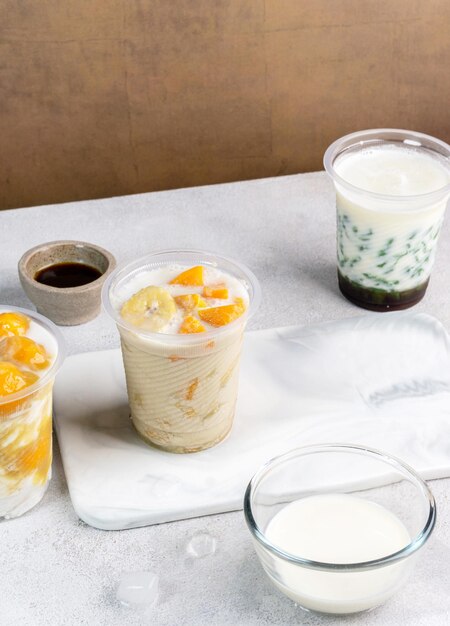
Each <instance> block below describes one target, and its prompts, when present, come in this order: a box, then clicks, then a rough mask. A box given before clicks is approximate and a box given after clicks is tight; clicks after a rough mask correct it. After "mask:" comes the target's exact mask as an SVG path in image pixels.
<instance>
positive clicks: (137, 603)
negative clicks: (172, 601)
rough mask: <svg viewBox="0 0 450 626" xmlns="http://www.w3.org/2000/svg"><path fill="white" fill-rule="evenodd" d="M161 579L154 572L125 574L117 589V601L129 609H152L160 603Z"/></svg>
mask: <svg viewBox="0 0 450 626" xmlns="http://www.w3.org/2000/svg"><path fill="white" fill-rule="evenodd" d="M158 594H159V578H158V576H157V575H156V574H154V573H153V572H131V573H129V574H123V575H122V578H121V579H120V582H119V586H118V587H117V594H116V597H117V600H118V601H119V602H120V603H121V604H122V605H123V606H127V607H151V606H155V604H156V603H157V601H158Z"/></svg>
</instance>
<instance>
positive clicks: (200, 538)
mask: <svg viewBox="0 0 450 626" xmlns="http://www.w3.org/2000/svg"><path fill="white" fill-rule="evenodd" d="M216 550H217V539H216V538H215V537H213V536H212V535H210V534H208V533H201V532H199V533H195V535H193V536H192V537H191V538H190V540H189V542H188V543H187V545H186V552H187V553H188V554H190V555H191V556H193V557H195V558H196V559H203V558H204V557H206V556H210V555H212V554H214V553H215V551H216Z"/></svg>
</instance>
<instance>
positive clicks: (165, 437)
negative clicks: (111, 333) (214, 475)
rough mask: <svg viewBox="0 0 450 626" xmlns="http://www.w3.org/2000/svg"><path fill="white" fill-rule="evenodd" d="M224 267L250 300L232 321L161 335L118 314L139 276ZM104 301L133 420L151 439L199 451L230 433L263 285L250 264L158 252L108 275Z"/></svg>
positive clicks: (172, 447) (178, 449) (153, 442)
mask: <svg viewBox="0 0 450 626" xmlns="http://www.w3.org/2000/svg"><path fill="white" fill-rule="evenodd" d="M174 264H176V265H183V266H195V265H204V266H206V267H208V266H209V267H214V268H218V269H220V270H222V271H224V272H226V273H228V274H230V275H231V276H233V277H235V278H237V279H238V280H239V281H240V282H241V283H242V285H244V286H245V288H246V290H247V293H248V297H249V305H248V308H247V310H246V311H245V313H244V314H243V315H242V316H241V317H240V318H238V319H237V320H235V321H234V322H232V323H230V324H228V325H226V326H222V327H220V328H216V329H214V330H212V331H208V332H204V333H198V334H162V333H156V332H150V331H145V330H142V329H140V328H136V327H135V326H132V325H131V324H129V323H128V322H126V321H125V320H124V319H123V318H122V317H121V315H120V312H119V310H120V305H121V304H122V303H123V298H122V299H121V292H122V290H123V289H124V288H125V287H126V285H127V283H129V281H130V280H131V279H133V278H134V277H135V276H137V275H138V274H141V273H143V272H146V271H149V270H153V269H156V268H159V267H163V266H166V265H174ZM102 298H103V304H104V307H105V309H106V311H107V312H108V314H109V315H110V316H111V317H112V318H113V319H114V320H115V322H116V323H117V328H118V330H119V333H120V339H121V346H122V356H123V362H124V367H125V375H126V381H127V390H128V400H129V403H130V409H131V419H132V421H133V424H134V426H135V428H136V430H137V432H138V434H139V435H140V436H141V437H142V438H143V439H144V440H145V441H146V442H147V443H149V444H151V445H153V446H156V447H159V448H162V449H164V450H167V451H169V452H177V453H184V452H197V451H199V450H204V449H206V448H210V447H211V446H214V445H216V444H217V443H219V442H220V441H222V440H223V439H224V438H225V437H226V436H227V435H228V433H229V432H230V430H231V427H232V424H233V418H234V412H235V405H236V399H237V391H238V370H239V360H240V354H241V346H242V339H243V332H244V329H245V326H246V323H247V321H248V319H249V318H250V317H251V316H252V315H253V313H254V312H255V311H256V309H257V308H258V305H259V301H260V287H259V283H258V281H257V279H256V277H255V276H254V274H253V273H252V272H251V271H250V270H249V269H247V268H246V267H245V266H244V265H241V264H240V263H237V262H236V261H232V260H230V259H227V258H225V257H220V256H217V255H214V254H210V253H208V252H201V251H191V250H170V251H164V252H156V253H154V254H150V255H148V256H146V257H144V258H142V259H139V260H137V261H134V262H133V263H130V264H128V265H126V266H124V267H122V268H118V269H117V270H115V271H114V272H113V274H112V275H111V276H110V277H109V278H108V280H107V281H106V283H105V285H104V287H103V292H102Z"/></svg>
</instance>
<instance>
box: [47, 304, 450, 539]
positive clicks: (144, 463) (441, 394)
mask: <svg viewBox="0 0 450 626" xmlns="http://www.w3.org/2000/svg"><path fill="white" fill-rule="evenodd" d="M55 413H56V418H55V421H56V426H57V432H58V438H59V442H60V446H61V452H62V457H63V462H64V468H65V471H66V476H67V481H68V485H69V490H70V494H71V497H72V501H73V504H74V507H75V509H76V511H77V513H78V515H79V516H80V517H81V518H82V519H83V520H85V521H86V522H87V523H89V524H91V525H94V526H97V527H100V528H107V529H118V528H131V527H134V526H142V525H146V524H152V523H158V522H163V521H170V520H174V519H182V518H186V517H194V516H197V515H205V514H209V513H218V512H224V511H230V510H235V509H239V508H241V506H242V499H243V495H244V491H245V487H246V484H247V483H248V481H249V479H250V478H251V476H252V475H253V473H254V472H255V471H256V470H257V469H258V467H259V466H260V465H261V464H262V463H264V462H266V461H267V460H269V459H270V458H272V457H274V456H276V455H278V454H282V453H284V452H287V451H288V450H290V449H292V448H295V447H299V446H303V445H309V444H317V443H339V442H340V443H355V444H363V445H366V446H370V447H374V448H378V449H381V450H383V451H385V452H388V453H391V454H394V455H396V456H397V457H399V458H401V459H402V460H404V461H406V462H407V463H409V464H410V465H412V466H413V467H414V468H415V469H416V470H417V471H419V473H420V474H421V475H422V476H423V477H425V478H439V477H444V476H450V344H449V337H448V336H447V333H446V331H445V329H444V328H443V327H442V325H441V324H440V323H439V322H438V321H437V320H436V319H434V318H432V317H431V316H429V315H425V314H414V313H387V314H367V315H365V316H363V317H357V318H351V319H346V320H342V321H339V322H330V323H326V324H321V325H317V326H314V327H309V328H306V327H305V328H302V327H295V328H286V329H270V330H264V331H255V332H249V333H247V336H246V340H245V342H244V351H243V359H242V366H241V381H240V391H239V401H238V408H237V414H236V421H235V425H234V427H233V430H232V433H231V435H230V436H229V438H228V439H227V440H226V441H224V442H223V443H222V444H220V445H219V446H217V447H215V448H212V449H210V450H206V451H204V452H200V453H197V454H191V455H176V454H169V453H165V452H162V451H159V450H156V449H152V448H150V447H149V446H147V445H146V444H144V443H143V442H142V441H141V440H140V439H139V438H138V437H137V435H136V434H135V432H134V430H133V428H132V425H131V423H130V420H129V411H128V406H127V399H126V389H125V383H124V375H123V369H122V362H121V356H120V352H119V351H118V350H115V351H106V352H97V353H87V354H81V355H76V356H74V357H70V358H69V359H67V361H66V363H65V365H64V366H63V369H62V371H61V373H60V375H59V377H58V380H57V384H56V390H55ZM333 480H336V477H335V476H334V477H333V475H332V474H330V484H331V483H332V482H333Z"/></svg>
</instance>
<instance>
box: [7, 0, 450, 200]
mask: <svg viewBox="0 0 450 626" xmlns="http://www.w3.org/2000/svg"><path fill="white" fill-rule="evenodd" d="M449 26H450V2H449V1H448V0H426V1H425V0H417V1H416V0H394V1H393V0H3V2H2V3H1V6H0V208H8V207H20V206H29V205H35V204H42V203H51V202H61V201H66V200H79V199H84V198H96V197H104V196H114V195H120V194H128V193H136V192H142V191H151V190H159V189H168V188H173V187H182V186H189V185H202V184H206V183H216V182H223V181H232V180H241V179H246V178H257V177H262V176H272V175H277V174H288V173H294V172H301V171H310V170H316V169H321V167H322V154H323V152H324V149H325V148H326V146H327V145H328V144H329V143H330V142H331V141H332V140H334V139H335V138H337V137H338V136H340V135H342V134H344V133H347V132H350V131H353V130H358V129H361V128H368V127H378V126H392V127H408V128H412V129H416V130H421V131H424V132H428V133H430V134H434V135H437V136H439V137H440V138H442V139H444V140H447V141H449V140H450V116H449V102H450V81H449V68H450V36H449Z"/></svg>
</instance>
